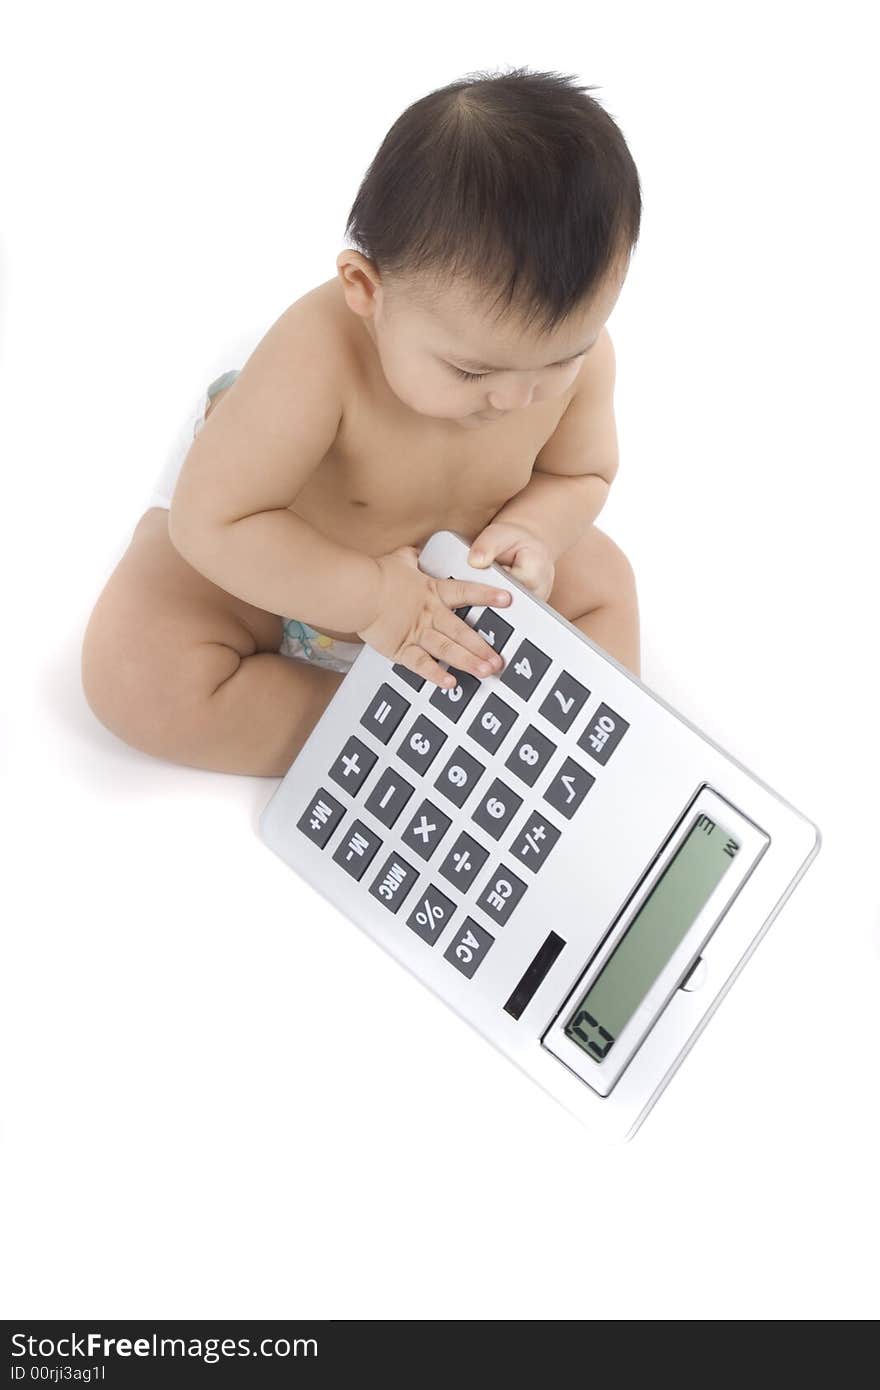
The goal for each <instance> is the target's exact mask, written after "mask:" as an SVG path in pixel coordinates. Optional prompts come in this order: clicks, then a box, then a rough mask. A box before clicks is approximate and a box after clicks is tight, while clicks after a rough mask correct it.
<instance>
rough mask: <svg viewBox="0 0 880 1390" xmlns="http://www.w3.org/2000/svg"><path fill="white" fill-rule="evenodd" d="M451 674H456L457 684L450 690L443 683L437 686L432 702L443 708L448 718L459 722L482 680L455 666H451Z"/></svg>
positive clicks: (437, 707) (436, 706)
mask: <svg viewBox="0 0 880 1390" xmlns="http://www.w3.org/2000/svg"><path fill="white" fill-rule="evenodd" d="M449 674H450V675H451V676H455V685H453V686H450V688H449V689H448V690H447V689H446V688H445V687H444V686H442V685H438V686H436V687H435V689H434V694H433V695H432V696H431V701H430V703H431V704H432V705H433V706H434V708H435V709H439V710H442V711H443V713H444V714H445V715H446V718H447V719H451V720H452V722H453V723H457V722H458V720H459V719H460V718H461V716H462V715H463V714H464V712H465V710H466V709H467V707H468V705H469V704H470V702H471V700H472V699H473V698H474V696H475V695H476V693H477V690H478V689H479V685H480V682H479V680H478V679H477V677H476V676H472V675H471V674H470V672H469V671H456V669H455V667H454V666H450V667H449Z"/></svg>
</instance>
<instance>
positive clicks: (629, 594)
mask: <svg viewBox="0 0 880 1390" xmlns="http://www.w3.org/2000/svg"><path fill="white" fill-rule="evenodd" d="M548 602H549V603H550V606H551V607H552V608H555V609H556V611H557V613H561V614H562V616H563V618H567V619H568V621H569V622H570V623H574V625H575V627H579V628H580V629H581V631H582V632H584V633H586V635H587V637H589V638H590V640H591V641H593V642H595V643H596V644H597V645H598V646H600V647H603V648H604V649H605V651H606V652H610V654H611V655H612V656H613V657H614V658H615V660H617V661H619V662H620V664H621V665H622V666H625V667H626V668H627V670H628V671H631V672H632V673H633V675H634V676H638V675H639V674H640V661H639V604H638V597H637V594H636V581H635V575H634V574H633V570H632V566H631V565H630V562H629V560H628V559H627V558H626V556H625V555H624V553H623V551H622V550H621V549H620V547H619V546H617V545H615V543H614V541H613V540H612V539H611V537H610V536H607V535H606V534H605V532H604V531H600V530H599V528H598V526H590V527H589V529H588V530H587V532H586V534H585V535H584V536H582V537H581V539H580V540H579V541H577V542H576V543H575V544H574V545H573V546H571V547H570V548H569V549H568V550H566V551H565V552H564V553H563V554H562V555H560V557H559V559H558V560H557V562H556V581H555V583H554V585H553V590H552V592H551V594H550V598H549V600H548Z"/></svg>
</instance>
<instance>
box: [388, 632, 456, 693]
mask: <svg viewBox="0 0 880 1390" xmlns="http://www.w3.org/2000/svg"><path fill="white" fill-rule="evenodd" d="M398 661H399V662H400V663H401V665H402V666H405V667H406V668H407V670H408V671H415V673H416V675H417V676H424V677H425V680H429V681H433V683H434V685H439V686H441V687H442V688H443V689H444V690H451V689H452V687H453V686H454V685H455V683H456V682H455V676H451V675H450V674H449V672H448V671H444V670H443V667H442V666H440V665H438V663H437V662H436V661H434V659H433V657H430V656H428V653H427V652H426V651H425V650H424V648H423V647H417V646H416V645H415V643H410V644H409V645H408V646H406V647H404V648H403V651H402V652H401V653H400V655H399V656H398Z"/></svg>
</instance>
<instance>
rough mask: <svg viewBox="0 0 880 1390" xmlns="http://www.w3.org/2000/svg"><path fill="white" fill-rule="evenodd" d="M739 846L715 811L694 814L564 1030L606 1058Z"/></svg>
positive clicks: (592, 1053) (595, 1055)
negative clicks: (715, 817) (715, 819)
mask: <svg viewBox="0 0 880 1390" xmlns="http://www.w3.org/2000/svg"><path fill="white" fill-rule="evenodd" d="M738 849H739V845H738V844H737V842H736V841H735V840H734V838H733V836H732V835H731V834H730V832H729V831H727V830H725V829H724V827H723V826H720V825H719V824H718V823H717V822H716V821H713V820H712V819H711V818H710V817H709V816H706V815H699V816H697V817H696V819H695V821H694V823H693V825H692V826H691V829H690V831H689V832H688V834H687V835H686V836H685V838H684V840H683V841H682V843H681V844H680V845H679V847H678V849H677V851H676V852H675V854H674V855H673V856H672V858H671V859H670V861H669V863H668V864H667V865H666V868H665V869H664V871H663V873H662V874H661V875H660V877H659V879H658V880H657V882H656V883H655V885H654V887H653V889H652V891H651V892H650V893H649V895H648V897H647V898H646V899H645V901H644V902H643V903H642V905H641V907H640V908H639V910H638V912H637V913H636V915H635V917H634V918H633V920H632V921H631V922H630V924H629V926H628V927H627V929H626V931H625V932H624V934H623V936H622V937H621V938H620V940H619V941H618V943H617V945H616V946H615V948H614V950H613V951H612V953H611V955H610V956H609V957H608V960H607V961H606V962H605V965H604V966H603V968H602V969H601V970H600V972H599V974H598V975H597V976H596V978H595V979H594V980H593V981H592V983H591V984H590V987H589V989H588V990H587V992H586V993H585V994H584V995H583V996H582V998H581V999H580V1001H579V1003H578V1004H577V1006H576V1008H575V1009H574V1010H573V1012H572V1014H571V1017H570V1018H569V1020H568V1022H567V1023H566V1025H565V1034H566V1037H568V1038H570V1039H571V1040H572V1042H574V1043H577V1045H578V1047H581V1048H583V1050H584V1052H586V1054H587V1056H588V1057H592V1058H593V1061H595V1062H601V1061H602V1059H603V1058H604V1057H607V1056H608V1053H609V1052H610V1051H611V1048H612V1047H613V1046H614V1042H615V1039H617V1038H618V1037H619V1036H620V1034H621V1032H622V1031H623V1029H624V1028H625V1027H626V1024H627V1023H628V1022H629V1020H630V1019H631V1018H632V1016H633V1014H634V1013H635V1011H636V1009H637V1008H638V1007H639V1005H640V1004H641V1002H642V1000H643V999H644V998H645V996H646V994H648V992H649V990H650V989H651V986H652V985H653V984H654V981H655V980H656V979H657V976H658V975H659V974H660V972H661V971H662V970H663V968H664V967H665V966H666V965H667V963H668V962H669V961H670V960H671V958H672V956H673V954H674V952H675V950H676V948H677V947H678V946H679V945H680V944H681V942H682V941H683V940H684V938H685V936H686V935H687V933H688V931H689V930H690V928H691V927H692V926H693V924H694V922H695V921H696V919H697V917H698V916H699V914H700V912H701V911H702V910H703V908H704V907H705V905H706V903H707V902H708V900H709V898H710V896H711V894H712V892H713V891H714V889H715V888H716V887H717V885H718V883H720V881H721V879H722V878H723V876H724V874H725V873H726V871H727V870H728V869H729V868H730V865H731V864H732V863H733V860H734V858H735V857H736V853H737V850H738Z"/></svg>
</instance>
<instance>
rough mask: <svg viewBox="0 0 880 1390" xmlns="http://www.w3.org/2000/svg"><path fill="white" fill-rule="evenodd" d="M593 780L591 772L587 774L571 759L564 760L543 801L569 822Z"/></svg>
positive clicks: (584, 769) (583, 768) (585, 770)
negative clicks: (547, 802)
mask: <svg viewBox="0 0 880 1390" xmlns="http://www.w3.org/2000/svg"><path fill="white" fill-rule="evenodd" d="M595 780H596V779H595V777H594V776H593V774H592V772H587V769H586V768H585V767H581V765H580V763H576V762H575V761H574V759H573V758H566V760H565V762H564V763H563V764H562V767H561V768H560V769H559V771H558V772H557V774H556V776H555V777H554V778H553V781H552V782H551V783H550V785H549V787H548V788H547V790H546V791H545V793H544V800H545V801H549V803H550V805H551V806H555V807H556V810H557V811H561V812H562V814H563V815H564V816H565V818H566V820H571V818H572V816H573V815H574V813H575V811H576V810H577V808H578V807H579V806H580V804H581V802H582V801H583V799H584V797H585V796H586V794H587V792H588V791H589V790H590V787H592V785H593V783H594V782H595Z"/></svg>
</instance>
